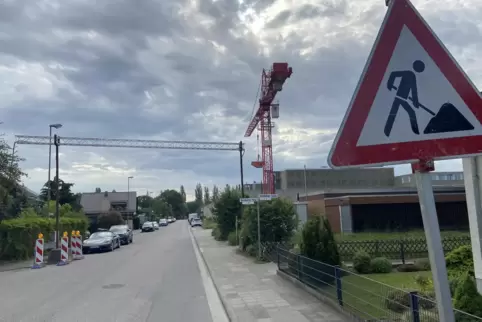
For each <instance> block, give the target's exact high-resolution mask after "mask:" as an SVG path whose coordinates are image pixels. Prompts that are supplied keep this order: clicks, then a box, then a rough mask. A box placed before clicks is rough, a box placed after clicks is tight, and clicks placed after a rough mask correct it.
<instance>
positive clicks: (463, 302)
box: [454, 272, 482, 322]
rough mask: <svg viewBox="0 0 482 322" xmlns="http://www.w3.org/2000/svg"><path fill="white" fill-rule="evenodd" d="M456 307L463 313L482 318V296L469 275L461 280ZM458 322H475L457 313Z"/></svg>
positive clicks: (466, 274) (455, 297) (457, 290)
mask: <svg viewBox="0 0 482 322" xmlns="http://www.w3.org/2000/svg"><path fill="white" fill-rule="evenodd" d="M454 307H455V308H456V309H458V310H461V311H463V312H466V313H469V314H472V315H475V316H478V317H482V295H480V294H479V292H477V287H476V286H475V281H474V279H473V277H472V276H471V275H470V274H469V273H467V272H466V273H465V274H463V275H462V276H461V278H460V283H459V284H458V285H457V287H456V289H455V294H454ZM456 320H457V322H469V321H473V318H471V317H469V316H467V315H464V314H460V313H456Z"/></svg>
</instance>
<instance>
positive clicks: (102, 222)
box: [97, 210, 124, 229]
mask: <svg viewBox="0 0 482 322" xmlns="http://www.w3.org/2000/svg"><path fill="white" fill-rule="evenodd" d="M123 224H124V218H122V215H121V213H120V212H118V211H113V210H112V211H109V212H108V213H106V214H102V215H100V216H99V218H98V221H97V227H99V228H104V229H109V228H110V227H112V226H114V225H123Z"/></svg>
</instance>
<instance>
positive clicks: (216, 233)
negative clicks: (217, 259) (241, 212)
mask: <svg viewBox="0 0 482 322" xmlns="http://www.w3.org/2000/svg"><path fill="white" fill-rule="evenodd" d="M211 234H213V237H214V239H215V240H217V241H225V240H226V239H223V236H222V234H221V230H219V228H218V227H216V228H214V229H213V231H212V233H211Z"/></svg>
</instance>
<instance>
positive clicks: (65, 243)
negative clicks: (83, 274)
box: [57, 232, 69, 266]
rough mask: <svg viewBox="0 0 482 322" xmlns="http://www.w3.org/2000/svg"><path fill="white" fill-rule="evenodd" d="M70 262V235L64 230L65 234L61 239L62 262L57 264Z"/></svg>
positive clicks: (61, 264)
mask: <svg viewBox="0 0 482 322" xmlns="http://www.w3.org/2000/svg"><path fill="white" fill-rule="evenodd" d="M68 263H69V236H67V232H64V236H63V237H62V240H61V245H60V262H58V263H57V266H63V265H67V264H68Z"/></svg>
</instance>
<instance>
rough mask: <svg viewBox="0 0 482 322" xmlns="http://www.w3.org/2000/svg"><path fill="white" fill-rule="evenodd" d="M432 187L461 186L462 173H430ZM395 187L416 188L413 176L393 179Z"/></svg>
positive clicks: (407, 175)
mask: <svg viewBox="0 0 482 322" xmlns="http://www.w3.org/2000/svg"><path fill="white" fill-rule="evenodd" d="M431 175H432V185H434V186H441V185H443V186H463V185H464V173H463V172H461V171H460V172H432V173H431ZM395 186H397V187H416V182H415V177H414V176H413V174H406V175H402V176H397V177H395Z"/></svg>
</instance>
